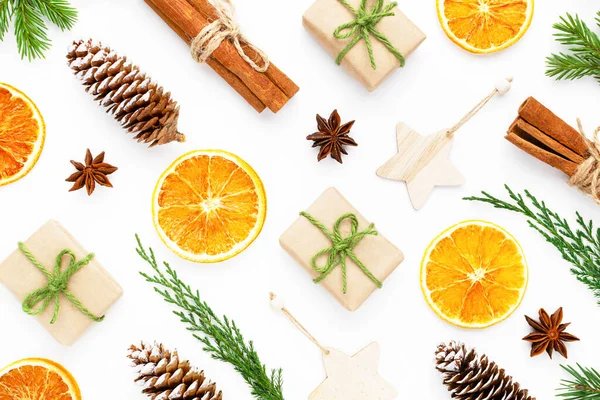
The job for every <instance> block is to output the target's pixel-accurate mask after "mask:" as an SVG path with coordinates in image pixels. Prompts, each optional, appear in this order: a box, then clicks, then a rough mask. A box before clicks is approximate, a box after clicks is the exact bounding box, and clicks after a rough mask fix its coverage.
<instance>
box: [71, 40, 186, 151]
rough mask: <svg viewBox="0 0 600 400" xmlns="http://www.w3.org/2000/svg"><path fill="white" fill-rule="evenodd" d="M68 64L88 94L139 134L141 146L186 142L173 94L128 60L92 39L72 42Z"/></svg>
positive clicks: (130, 130) (129, 129)
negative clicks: (179, 123) (178, 126)
mask: <svg viewBox="0 0 600 400" xmlns="http://www.w3.org/2000/svg"><path fill="white" fill-rule="evenodd" d="M67 60H68V63H69V66H70V67H71V68H72V69H73V70H74V71H75V76H77V77H78V78H79V79H81V80H82V81H83V85H84V86H85V87H86V91H87V92H88V93H90V94H92V95H93V96H94V97H95V99H96V100H97V101H98V102H99V103H100V104H101V105H102V106H104V107H106V108H107V112H109V113H111V114H112V115H113V116H114V117H115V119H116V120H117V121H119V122H120V123H121V125H122V126H123V127H124V128H125V129H127V131H128V132H133V133H136V136H135V139H137V140H138V142H144V143H150V147H152V146H155V145H157V144H165V143H169V142H172V141H175V140H176V141H178V142H183V141H185V135H183V134H181V133H179V132H178V131H177V120H178V118H179V107H178V106H177V103H176V102H175V101H173V100H172V99H171V94H170V93H168V92H167V93H165V92H164V90H163V88H162V87H160V86H158V85H157V84H156V83H154V82H152V81H151V80H150V78H148V77H146V74H144V73H142V72H140V69H139V68H138V67H137V66H135V65H132V64H131V63H130V62H128V61H127V58H126V57H122V56H119V55H118V54H116V53H115V52H113V51H111V49H110V48H108V47H103V46H102V44H101V43H96V42H94V41H92V40H91V39H90V40H88V41H87V42H85V41H83V40H79V41H75V42H73V45H72V46H71V48H70V49H69V53H68V54H67Z"/></svg>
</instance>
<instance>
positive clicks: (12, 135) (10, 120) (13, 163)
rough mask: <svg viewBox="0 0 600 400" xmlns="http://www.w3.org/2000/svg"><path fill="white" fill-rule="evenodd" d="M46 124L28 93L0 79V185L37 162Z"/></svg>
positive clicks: (11, 179) (14, 178)
mask: <svg viewBox="0 0 600 400" xmlns="http://www.w3.org/2000/svg"><path fill="white" fill-rule="evenodd" d="M45 139H46V125H45V124H44V119H43V118H42V115H41V114H40V111H39V110H38V108H37V107H36V105H35V103H34V102H33V101H31V99H30V98H29V97H27V96H26V95H25V94H23V93H22V92H20V91H19V90H17V89H15V88H14V87H12V86H9V85H7V84H5V83H0V186H2V185H7V184H9V183H12V182H15V181H18V180H19V179H21V178H23V177H24V176H25V175H27V174H28V173H29V171H31V169H32V168H33V167H34V165H35V163H36V162H37V160H38V158H39V157H40V154H41V153H42V148H43V147H44V140H45Z"/></svg>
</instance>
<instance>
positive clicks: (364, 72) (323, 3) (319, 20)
mask: <svg viewBox="0 0 600 400" xmlns="http://www.w3.org/2000/svg"><path fill="white" fill-rule="evenodd" d="M347 1H348V4H350V6H352V7H353V8H354V9H355V10H358V9H359V6H360V3H361V1H362V0H347ZM374 4H375V0H368V1H367V7H366V10H367V11H370V10H372V9H373V6H374ZM388 4H390V2H389V1H387V0H386V1H385V5H388ZM391 12H392V13H393V14H394V15H393V16H388V17H384V18H382V19H381V21H379V22H378V23H377V24H376V25H375V29H376V30H377V31H378V32H380V33H381V34H383V36H385V37H386V38H387V39H388V40H389V42H390V43H391V44H392V45H393V47H394V48H395V49H397V50H398V51H399V52H400V54H402V55H403V56H404V57H405V58H406V57H408V56H409V55H410V54H411V53H412V52H413V51H415V50H416V49H417V47H419V45H420V44H421V43H423V41H424V40H425V38H426V36H425V34H424V33H423V32H422V31H421V30H420V29H419V28H418V27H417V26H416V25H415V24H414V23H413V22H412V21H411V20H410V19H408V17H407V16H406V15H404V14H403V13H402V11H400V9H399V8H398V7H394V8H393V9H392V10H391ZM355 19H356V16H355V15H354V14H353V13H352V11H350V10H349V9H348V8H347V7H346V6H345V5H344V4H342V3H341V2H340V0H316V2H315V3H314V4H313V5H312V6H311V7H310V8H309V9H308V11H306V13H305V14H304V17H303V24H304V27H305V28H306V29H307V30H308V31H309V32H310V33H311V34H312V35H313V36H314V37H315V38H316V39H317V40H318V41H319V42H320V43H321V45H322V46H323V47H325V49H326V50H327V51H328V52H329V53H330V54H331V55H332V56H333V57H334V58H337V57H338V55H339V54H340V53H341V52H342V51H343V50H344V48H346V46H347V45H348V44H349V43H350V42H351V41H352V39H353V38H354V36H352V37H349V38H347V39H338V38H336V37H335V36H334V32H335V30H336V29H337V28H338V27H340V26H341V25H343V24H346V23H349V22H352V21H354V20H355ZM358 31H360V29H359V30H358ZM346 32H347V31H346ZM370 39H371V44H372V48H373V58H374V60H375V63H376V67H377V68H376V69H373V67H372V66H371V60H370V57H369V54H368V52H367V46H366V43H365V41H364V40H361V41H359V42H358V43H357V44H356V45H355V46H354V47H353V48H352V49H351V50H350V51H349V52H348V53H347V54H346V56H345V57H344V58H343V59H342V62H341V66H342V67H344V69H345V70H346V71H348V72H349V73H350V74H351V75H352V76H354V77H355V78H356V79H358V80H359V81H360V82H361V83H362V84H363V85H364V86H365V87H366V88H367V89H368V90H369V91H373V90H375V89H377V87H378V86H379V85H380V84H381V82H383V81H384V80H385V79H386V78H387V77H388V76H389V75H390V74H391V73H392V72H394V71H395V70H397V69H398V68H399V67H400V66H401V64H400V61H399V60H398V59H397V58H396V57H395V56H394V54H392V52H391V51H390V50H389V49H388V48H387V47H386V46H385V45H384V44H383V43H382V42H381V41H380V40H378V39H376V38H375V37H374V36H373V35H372V34H371V35H370Z"/></svg>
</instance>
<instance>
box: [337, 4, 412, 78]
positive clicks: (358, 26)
mask: <svg viewBox="0 0 600 400" xmlns="http://www.w3.org/2000/svg"><path fill="white" fill-rule="evenodd" d="M339 2H340V3H342V4H343V5H345V6H346V8H348V9H349V10H350V11H351V12H352V13H353V14H354V15H355V16H356V19H355V20H354V21H352V22H348V23H346V24H343V25H340V26H338V27H337V29H336V30H335V31H334V32H333V36H334V37H335V38H336V39H349V38H351V37H353V36H354V38H353V39H352V41H350V43H348V45H347V46H346V47H345V48H344V50H342V51H341V53H340V54H339V55H338V56H337V58H336V60H335V62H336V63H337V65H340V64H341V62H342V60H343V59H344V57H346V54H348V52H349V51H350V50H352V48H353V47H354V46H356V44H357V43H358V42H360V41H361V39H364V40H365V44H366V46H367V52H368V53H369V59H370V60H371V67H373V69H377V65H376V64H375V57H374V56H373V47H372V45H371V35H373V36H375V38H376V39H377V40H379V41H380V42H381V43H383V44H384V45H385V47H387V49H388V50H389V51H390V52H391V53H392V54H393V55H394V56H395V57H396V58H397V59H398V61H400V66H401V67H404V64H405V62H406V61H405V60H404V56H403V55H402V54H401V53H400V51H399V50H398V49H396V48H395V47H394V45H393V44H392V43H391V42H390V41H389V39H388V38H387V37H385V35H384V34H383V33H381V32H379V31H378V30H377V29H375V26H376V25H377V24H378V23H379V21H381V20H382V19H383V18H385V17H391V16H393V15H395V14H394V13H393V12H391V10H392V9H393V8H394V7H396V6H397V5H398V3H396V2H393V3H390V4H388V5H387V6H385V7H384V6H383V0H376V2H375V4H374V5H373V8H372V9H371V10H370V11H367V0H361V3H360V7H359V9H358V10H355V9H354V7H352V6H351V5H350V4H348V2H347V1H346V0H339ZM344 31H346V32H344Z"/></svg>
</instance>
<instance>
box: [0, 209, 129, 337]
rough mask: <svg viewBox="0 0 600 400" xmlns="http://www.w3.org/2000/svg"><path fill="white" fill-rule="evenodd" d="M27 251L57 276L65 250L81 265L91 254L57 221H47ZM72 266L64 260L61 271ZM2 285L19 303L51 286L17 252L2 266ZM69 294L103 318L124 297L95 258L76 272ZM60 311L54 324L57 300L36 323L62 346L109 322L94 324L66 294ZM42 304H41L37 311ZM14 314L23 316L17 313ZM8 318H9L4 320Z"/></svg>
mask: <svg viewBox="0 0 600 400" xmlns="http://www.w3.org/2000/svg"><path fill="white" fill-rule="evenodd" d="M24 245H25V248H26V249H27V250H28V251H29V252H30V254H31V255H33V257H35V259H36V260H37V261H38V262H39V263H40V264H41V265H42V266H44V268H45V269H46V270H47V271H48V272H49V273H50V274H53V273H54V266H55V263H56V260H57V256H58V255H59V254H60V253H61V252H62V251H63V250H65V249H68V250H71V251H72V252H73V253H74V255H75V261H76V262H78V261H80V260H82V259H84V258H85V257H87V256H88V255H89V254H90V253H89V252H88V251H86V250H85V249H84V248H83V247H82V246H81V245H80V244H79V243H78V242H77V241H76V240H75V238H73V236H71V234H69V232H67V231H66V230H65V228H63V227H62V226H61V225H60V224H59V223H58V222H56V221H48V222H47V223H46V224H44V225H43V226H42V227H41V228H40V229H38V231H37V232H35V233H34V234H33V235H32V236H31V237H30V238H29V239H27V240H26V241H25V242H24ZM69 264H70V256H68V255H65V256H63V257H62V262H61V271H65V269H66V268H67V267H68V266H69ZM0 283H2V284H4V285H5V286H6V287H7V288H8V289H9V290H10V291H11V292H12V293H13V294H14V295H15V297H16V298H17V299H18V300H19V301H20V302H23V300H24V299H25V298H26V297H27V296H28V295H29V294H31V293H32V292H34V291H35V290H37V289H40V288H44V287H46V286H47V285H48V279H47V278H46V276H45V275H44V274H43V273H42V272H41V271H40V270H39V269H38V268H37V267H35V266H34V265H33V263H32V262H31V260H30V259H29V258H27V256H26V255H25V254H24V252H23V251H21V250H20V249H17V250H16V251H15V252H13V253H12V254H11V255H10V256H8V258H7V259H6V260H4V262H2V264H0ZM67 291H68V292H70V293H71V294H72V295H73V296H74V297H75V298H76V299H77V300H79V301H80V302H81V304H82V305H83V307H85V308H86V309H87V310H88V311H89V312H90V313H91V314H93V315H94V316H97V317H102V316H104V314H105V313H106V312H107V311H108V309H109V308H110V307H111V305H112V304H113V303H114V302H116V301H117V300H118V299H119V297H121V295H122V294H123V290H122V289H121V287H120V286H119V284H118V283H117V282H115V280H114V279H113V278H112V277H111V276H110V275H109V273H108V272H107V271H106V270H105V269H104V268H102V266H101V265H100V263H99V262H98V261H97V259H96V257H93V258H92V259H91V260H90V262H89V263H88V264H87V265H85V266H83V267H82V268H81V269H80V270H79V271H77V272H76V273H75V274H74V275H73V276H72V277H71V278H70V279H69V280H68V284H67ZM59 296H60V297H59V299H60V303H59V304H60V309H59V312H58V317H57V319H56V321H55V323H54V324H51V320H52V318H53V314H54V304H55V303H54V299H51V301H50V302H49V304H48V307H47V308H46V309H45V310H44V311H43V312H42V313H41V314H39V315H37V316H36V319H37V320H38V322H39V323H40V324H42V326H43V327H44V328H45V329H46V330H47V331H48V332H49V333H50V334H51V335H52V336H53V337H54V339H56V341H57V342H59V343H60V344H62V345H65V346H70V345H72V344H73V343H75V341H76V340H77V339H78V338H79V337H80V336H81V335H82V334H83V333H84V332H85V331H86V330H87V329H88V328H90V327H91V326H92V325H94V324H98V325H99V327H100V326H104V327H105V328H107V326H105V324H107V322H106V321H102V322H94V321H93V320H92V319H91V318H90V317H89V316H87V315H85V314H84V313H83V312H82V311H81V310H80V309H79V308H77V307H76V306H75V305H74V304H73V303H72V302H71V301H70V300H69V299H67V298H66V297H65V295H64V294H60V295H59ZM42 304H43V301H42V302H40V303H38V304H37V305H36V306H35V307H33V308H34V309H37V308H38V307H40V306H41V305H42ZM15 312H24V311H22V310H21V308H20V307H19V309H18V310H17V309H15ZM5 318H6V317H5Z"/></svg>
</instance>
